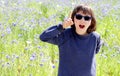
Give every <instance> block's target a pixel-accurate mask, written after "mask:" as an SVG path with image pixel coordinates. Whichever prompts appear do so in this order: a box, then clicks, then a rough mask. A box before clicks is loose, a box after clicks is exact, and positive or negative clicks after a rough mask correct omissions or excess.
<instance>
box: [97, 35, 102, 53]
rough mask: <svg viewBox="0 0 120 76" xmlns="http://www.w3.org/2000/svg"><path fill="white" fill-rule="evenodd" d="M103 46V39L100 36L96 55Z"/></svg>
mask: <svg viewBox="0 0 120 76" xmlns="http://www.w3.org/2000/svg"><path fill="white" fill-rule="evenodd" d="M101 45H102V41H101V38H100V36H99V37H98V39H97V48H96V54H97V53H98V52H99V50H100V47H101Z"/></svg>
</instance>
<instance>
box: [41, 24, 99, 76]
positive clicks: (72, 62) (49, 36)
mask: <svg viewBox="0 0 120 76" xmlns="http://www.w3.org/2000/svg"><path fill="white" fill-rule="evenodd" d="M40 39H41V40H42V41H44V42H48V43H52V44H55V45H58V47H59V70H58V76H96V61H95V54H96V53H98V51H99V49H100V36H99V34H97V33H96V32H92V33H90V34H88V35H86V36H82V35H78V34H77V33H76V32H75V30H74V29H73V28H69V29H63V27H62V25H61V24H59V25H56V26H52V27H50V28H48V29H47V30H45V31H44V32H43V33H42V34H41V35H40Z"/></svg>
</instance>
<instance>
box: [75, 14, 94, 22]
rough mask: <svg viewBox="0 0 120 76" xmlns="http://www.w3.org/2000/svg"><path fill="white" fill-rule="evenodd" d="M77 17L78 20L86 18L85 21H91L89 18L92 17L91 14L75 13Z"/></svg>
mask: <svg viewBox="0 0 120 76" xmlns="http://www.w3.org/2000/svg"><path fill="white" fill-rule="evenodd" d="M75 18H76V19H77V20H81V19H82V18H84V20H85V21H89V20H91V19H92V17H91V16H83V15H81V14H76V15H75Z"/></svg>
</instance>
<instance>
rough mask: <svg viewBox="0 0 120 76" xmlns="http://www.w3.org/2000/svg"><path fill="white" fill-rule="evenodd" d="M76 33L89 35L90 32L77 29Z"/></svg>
mask: <svg viewBox="0 0 120 76" xmlns="http://www.w3.org/2000/svg"><path fill="white" fill-rule="evenodd" d="M76 33H77V34H78V35H87V34H88V33H87V32H84V31H77V30H76Z"/></svg>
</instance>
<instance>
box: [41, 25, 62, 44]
mask: <svg viewBox="0 0 120 76" xmlns="http://www.w3.org/2000/svg"><path fill="white" fill-rule="evenodd" d="M63 32H64V29H63V26H62V25H61V24H59V25H57V26H52V27H50V28H48V29H47V30H45V31H44V32H43V33H42V34H41V35H40V40H42V41H44V42H48V43H51V44H55V45H59V44H60V42H62V39H63V37H64V34H63Z"/></svg>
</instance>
